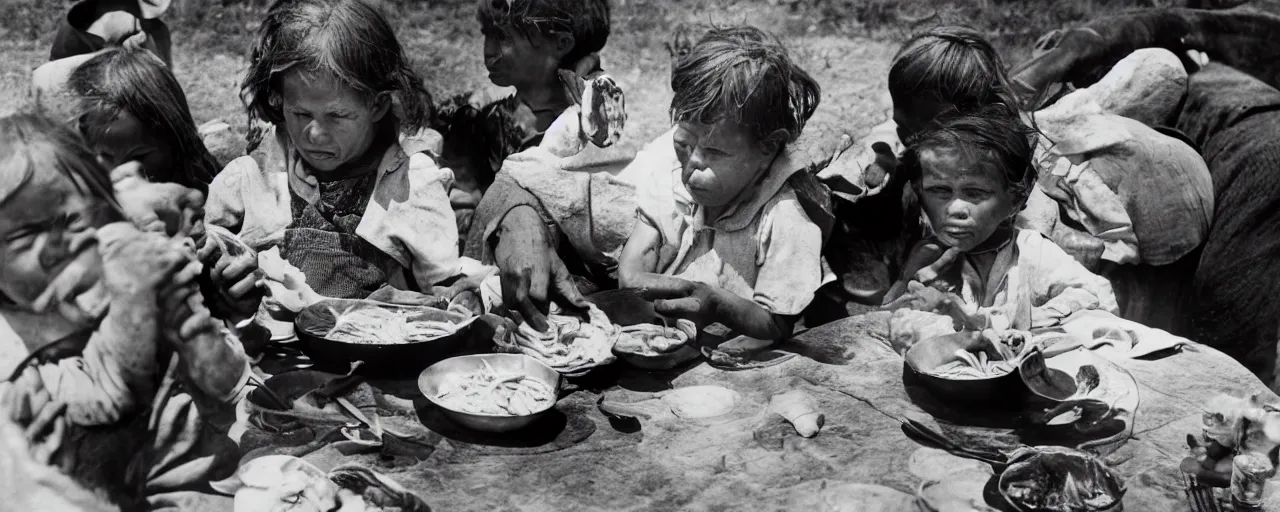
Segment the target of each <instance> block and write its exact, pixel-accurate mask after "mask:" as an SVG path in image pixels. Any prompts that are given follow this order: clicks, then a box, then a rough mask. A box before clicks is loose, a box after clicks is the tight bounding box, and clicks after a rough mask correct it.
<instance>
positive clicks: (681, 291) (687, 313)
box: [637, 274, 719, 326]
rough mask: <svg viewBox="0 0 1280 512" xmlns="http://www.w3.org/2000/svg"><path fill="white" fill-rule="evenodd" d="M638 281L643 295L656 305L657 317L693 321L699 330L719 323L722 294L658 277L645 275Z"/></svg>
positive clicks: (693, 284) (665, 277)
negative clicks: (718, 311)
mask: <svg viewBox="0 0 1280 512" xmlns="http://www.w3.org/2000/svg"><path fill="white" fill-rule="evenodd" d="M638 281H639V283H637V284H639V289H640V294H641V295H642V296H643V297H644V298H646V299H649V300H653V301H654V303H653V309H654V311H656V312H657V313H659V314H661V315H664V316H669V317H672V318H684V319H687V320H692V321H693V323H695V324H697V325H698V326H705V325H711V324H713V323H715V322H716V318H715V316H716V309H717V306H718V302H719V291H718V290H716V289H715V288H712V287H710V286H707V285H705V284H702V283H697V282H693V281H686V280H684V279H680V278H678V277H671V276H664V275H658V274H646V275H644V276H642V278H641V279H639V280H638Z"/></svg>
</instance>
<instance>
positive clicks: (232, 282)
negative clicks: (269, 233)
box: [197, 235, 265, 318]
mask: <svg viewBox="0 0 1280 512" xmlns="http://www.w3.org/2000/svg"><path fill="white" fill-rule="evenodd" d="M214 236H215V235H209V236H206V237H205V240H204V245H203V246H202V247H201V248H200V250H199V252H198V253H197V259H199V260H200V261H201V262H203V263H204V264H205V265H207V266H209V267H210V271H209V279H210V281H212V282H213V285H214V289H213V290H209V291H210V292H212V293H213V294H216V296H217V302H218V304H217V305H216V307H217V308H218V309H219V310H226V311H225V315H224V316H235V317H239V318H248V317H250V316H253V315H254V314H255V313H257V311H258V305H259V304H260V303H261V302H262V297H263V295H264V293H265V292H264V291H263V287H264V285H262V284H261V283H260V281H261V280H260V279H259V276H258V272H257V271H258V254H257V253H255V252H254V251H253V250H252V249H250V248H248V247H244V246H234V249H235V250H234V251H233V250H231V249H232V248H233V246H231V245H228V247H227V250H226V251H224V250H223V249H222V246H221V245H219V244H218V243H217V241H216V240H215V239H214ZM219 313H220V314H221V313H224V311H219Z"/></svg>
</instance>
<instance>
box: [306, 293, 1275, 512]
mask: <svg viewBox="0 0 1280 512" xmlns="http://www.w3.org/2000/svg"><path fill="white" fill-rule="evenodd" d="M887 324H888V315H887V314H886V313H880V312H877V313H870V314H866V315H862V316H858V317H852V318H849V319H845V320H843V321H839V322H835V323H832V324H828V325H825V326H821V327H818V328H815V329H812V330H809V331H807V332H805V333H802V334H801V335H799V336H797V337H796V338H795V339H794V340H791V341H789V342H787V343H786V344H785V345H784V346H783V350H785V351H791V352H795V353H797V354H799V355H800V357H795V358H792V359H790V360H788V361H787V362H784V363H782V364H779V365H776V366H771V367H767V368H762V369H754V370H746V371H736V372H730V371H722V370H718V369H715V368H712V367H710V366H708V365H706V364H703V363H696V364H694V365H693V366H692V367H686V368H682V369H676V370H670V371H665V372H644V371H640V370H633V369H627V368H623V367H616V368H615V367H611V368H604V369H599V370H597V372H596V374H594V375H593V376H592V375H589V376H588V377H586V378H585V380H579V381H575V382H574V385H576V386H578V387H579V388H580V389H578V390H576V391H575V392H573V393H571V394H569V395H568V396H566V397H564V398H562V399H561V401H560V402H559V404H558V405H557V407H556V410H555V411H554V413H553V414H552V415H551V416H550V417H549V418H547V419H545V420H544V427H542V428H539V429H535V430H536V432H533V433H531V434H528V435H525V436H523V437H522V435H520V434H512V435H508V436H507V437H493V438H488V440H486V438H485V437H483V436H477V435H473V434H470V435H469V434H465V433H463V432H462V431H460V430H457V429H452V428H447V426H448V423H447V420H446V419H444V418H442V417H440V415H439V414H440V413H439V411H438V410H435V409H433V406H431V405H429V403H427V402H426V400H425V399H424V398H423V397H422V396H421V395H420V394H417V395H416V396H415V391H414V388H415V387H416V384H415V383H414V382H409V381H405V382H375V383H374V384H375V387H378V388H379V389H381V390H383V391H385V392H387V393H392V394H396V395H400V396H403V397H406V398H414V399H415V403H416V404H417V405H418V414H419V416H420V419H421V420H422V421H423V422H424V423H425V424H427V425H429V426H430V425H435V426H437V429H433V430H436V431H437V432H439V433H440V436H439V437H438V438H435V439H436V441H435V446H434V450H433V451H432V452H431V453H430V455H429V456H428V457H426V458H425V459H423V460H420V461H414V462H410V463H408V464H405V463H404V462H393V461H391V460H389V459H387V458H385V457H379V456H378V455H376V454H372V455H350V456H348V455H342V454H341V453H339V452H338V451H337V450H332V449H322V450H319V451H316V452H314V453H311V454H309V455H307V456H306V458H307V459H308V460H310V461H312V462H313V463H315V464H317V465H318V466H319V467H321V468H322V469H326V470H327V469H329V468H331V467H333V466H334V465H336V464H339V463H345V462H359V463H363V464H367V465H369V466H371V467H373V468H375V469H376V470H378V471H381V472H383V473H385V474H386V475H388V476H390V477H391V478H393V479H395V480H397V481H399V482H400V483H401V484H403V485H404V486H405V487H406V488H408V489H410V490H412V491H414V492H416V493H418V494H419V495H421V496H422V497H423V498H425V499H426V501H427V502H428V503H429V504H430V505H431V506H432V507H433V508H434V509H436V510H448V511H451V512H458V511H472V510H474V511H491V510H503V511H506V510H511V511H517V510H519V511H525V510H530V511H532V510H655V511H663V510H745V509H753V510H793V509H800V508H807V509H812V510H912V508H911V507H912V505H911V501H912V495H914V494H915V493H916V490H917V489H918V488H919V486H920V485H921V483H922V481H923V479H924V478H930V477H936V476H937V475H936V474H934V475H932V476H931V475H930V472H931V471H932V472H934V473H936V471H937V468H938V467H939V464H938V463H936V462H930V463H928V464H925V463H921V461H937V460H945V459H947V458H950V457H952V456H950V455H947V454H945V453H942V452H939V451H937V450H933V449H931V448H925V447H922V446H921V445H919V444H917V443H916V442H915V441H913V440H911V439H910V438H908V437H907V436H906V435H905V434H904V433H903V431H902V429H901V425H900V421H901V419H903V418H913V419H917V420H920V421H923V422H925V423H926V424H931V425H937V423H935V422H934V420H933V418H932V417H930V416H929V415H928V414H926V413H925V412H924V411H922V410H921V409H920V408H919V407H918V406H916V405H915V404H914V403H913V402H912V400H911V398H910V397H909V395H908V392H907V391H908V388H907V386H906V385H905V384H904V378H903V368H904V363H903V360H902V358H901V357H900V356H898V355H897V354H896V353H894V352H893V351H892V350H891V349H890V348H889V344H888V342H887V340H886V338H887V330H888V329H887ZM1165 354H1167V355H1164V356H1163V357H1161V358H1159V359H1150V358H1147V359H1118V360H1117V361H1116V362H1117V364H1119V365H1120V366H1122V367H1123V368H1125V369H1126V370H1127V371H1129V372H1130V373H1131V374H1132V375H1133V377H1134V378H1135V380H1136V381H1137V383H1138V388H1139V394H1140V405H1139V406H1138V411H1137V413H1136V415H1135V417H1134V418H1133V420H1132V421H1133V422H1134V425H1133V430H1132V438H1131V439H1129V440H1128V442H1126V443H1125V444H1123V445H1122V446H1120V447H1119V449H1117V450H1115V451H1114V452H1111V453H1110V454H1109V455H1107V456H1106V457H1105V459H1104V460H1105V461H1106V462H1107V463H1108V464H1109V465H1111V466H1112V467H1114V468H1115V469H1116V470H1117V471H1118V472H1119V474H1121V475H1122V476H1123V477H1124V478H1125V479H1126V484H1127V486H1128V493H1127V494H1126V496H1125V499H1124V503H1125V509H1126V510H1181V509H1185V507H1186V506H1187V505H1186V503H1185V497H1184V493H1183V488H1182V484H1181V480H1180V475H1179V474H1178V463H1179V462H1180V461H1181V459H1182V457H1184V456H1185V455H1186V444H1185V443H1186V434H1188V433H1196V432H1199V428H1200V417H1201V413H1202V409H1201V405H1202V404H1204V403H1206V402H1207V401H1208V400H1210V399H1211V398H1213V397H1214V396H1216V395H1217V394H1219V393H1224V392H1228V391H1245V392H1263V393H1269V391H1267V388H1266V387H1265V386H1264V385H1263V384H1262V383H1261V382H1260V381H1259V380H1258V379H1256V378H1255V377H1254V376H1253V375H1252V374H1250V373H1249V372H1248V371H1247V370H1246V369H1245V368H1244V367H1242V366H1240V365H1239V364H1238V363H1236V362H1235V361H1234V360H1232V359H1231V358H1229V357H1227V356H1225V355H1223V354H1222V353H1220V352H1218V351H1216V350H1213V349H1210V348H1207V347H1204V346H1201V345H1195V344H1192V345H1189V346H1187V347H1184V348H1182V349H1181V350H1180V351H1166V352H1165ZM693 385H715V386H722V387H725V388H729V389H732V390H734V391H736V392H737V393H738V394H739V400H738V404H737V406H736V407H735V408H734V409H733V410H732V411H731V412H730V413H728V414H726V415H724V416H721V417H716V418H708V419H676V418H674V417H672V416H671V415H665V416H659V417H656V418H655V419H652V420H646V419H641V420H640V421H639V428H638V429H637V425H636V424H634V423H629V422H626V421H618V420H611V419H609V418H608V417H606V416H605V415H604V414H603V413H601V412H600V411H599V410H598V409H597V407H596V403H597V401H598V400H600V399H601V396H603V397H604V398H605V399H607V400H609V401H621V402H628V401H631V402H634V401H637V400H640V399H642V398H645V397H647V396H650V395H651V393H652V392H656V391H661V390H664V389H671V388H674V387H685V386H693ZM796 387H800V388H804V389H806V390H807V391H808V392H809V393H810V394H811V395H812V396H813V397H814V398H815V399H816V400H817V402H818V406H819V408H820V409H821V411H822V412H823V413H824V414H825V415H826V422H825V427H824V428H823V429H822V431H821V433H820V434H818V435H817V436H816V437H813V438H808V439H806V438H802V437H800V436H799V435H798V434H796V432H795V431H794V430H793V429H792V427H791V426H790V425H789V424H787V423H786V422H785V421H784V420H782V419H781V418H780V417H778V416H776V415H774V414H772V413H770V412H768V410H767V404H768V401H769V398H770V397H771V396H772V395H773V394H775V393H779V392H782V391H787V390H790V389H794V388H796ZM583 422H587V423H589V424H590V425H593V426H594V431H591V430H592V429H589V428H587V429H584V428H583V425H582V423H583ZM561 426H563V427H561ZM556 428H563V429H564V430H565V431H566V432H568V434H564V435H558V436H557V435H554V432H550V433H549V432H548V431H547V430H548V429H550V430H555V429H556ZM569 431H573V432H569ZM586 431H590V432H589V435H587V436H586V437H585V438H583V436H582V435H581V434H582V433H584V432H586ZM433 437H434V436H433ZM952 463H955V464H956V465H957V466H963V465H964V462H960V461H958V460H950V461H947V462H946V463H945V464H943V465H950V464H952ZM859 500H869V501H859Z"/></svg>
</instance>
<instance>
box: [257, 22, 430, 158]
mask: <svg viewBox="0 0 1280 512" xmlns="http://www.w3.org/2000/svg"><path fill="white" fill-rule="evenodd" d="M292 69H300V70H305V71H307V72H321V73H326V74H329V75H331V76H333V77H334V78H336V79H337V80H338V81H340V82H341V83H343V84H346V85H347V86H348V87H351V88H352V89H353V90H355V91H357V92H360V93H362V94H365V95H368V96H369V97H373V96H375V95H377V94H381V93H392V97H393V99H394V101H395V102H396V104H397V107H398V109H395V110H393V116H394V118H395V120H396V122H397V123H398V126H397V128H398V129H399V130H401V131H402V132H404V133H414V132H417V131H418V130H420V129H421V128H423V127H424V126H428V125H429V124H430V122H431V118H432V115H433V113H432V100H431V94H430V93H428V92H427V88H426V86H425V85H423V82H422V78H421V77H420V76H418V74H417V73H416V72H414V70H413V68H412V67H411V66H410V64H409V60H408V58H407V57H406V56H405V52H404V48H403V47H402V46H401V45H400V41H399V40H398V39H396V35H395V31H394V30H392V28H391V25H390V24H389V23H388V22H387V20H386V18H384V17H383V16H382V14H380V13H379V12H378V11H377V10H376V9H374V8H373V7H372V6H370V5H369V4H368V3H366V2H364V1H363V0H277V1H276V3H275V4H274V5H272V6H271V8H270V10H268V11H267V17H266V19H264V20H263V21H262V25H261V26H260V27H259V28H258V40H257V41H256V42H255V43H254V45H253V49H252V51H251V53H250V58H249V72H248V74H246V75H245V78H244V82H243V83H242V84H241V90H240V98H241V101H243V102H244V104H245V107H246V108H247V109H248V111H249V124H250V126H253V125H254V124H255V121H256V120H257V119H262V120H266V121H267V122H269V123H271V124H273V125H281V124H283V123H284V113H283V111H282V105H281V102H282V100H281V95H280V80H281V78H282V76H283V75H284V74H285V72H287V71H289V70H292ZM260 132H261V131H260V130H251V134H258V135H257V136H256V137H253V136H252V135H251V139H252V138H257V139H258V140H250V141H249V146H250V148H249V151H253V149H254V148H256V147H257V145H258V144H259V143H260V142H261V140H260V139H261V133H260Z"/></svg>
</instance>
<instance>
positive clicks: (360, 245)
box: [280, 172, 399, 299]
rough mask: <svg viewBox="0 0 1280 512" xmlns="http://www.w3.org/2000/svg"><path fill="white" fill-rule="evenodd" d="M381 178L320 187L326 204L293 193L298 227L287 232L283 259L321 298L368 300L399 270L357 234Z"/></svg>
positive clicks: (372, 176) (326, 183) (363, 177)
mask: <svg viewBox="0 0 1280 512" xmlns="http://www.w3.org/2000/svg"><path fill="white" fill-rule="evenodd" d="M377 177H378V174H377V173H376V172H370V173H365V174H362V175H359V176H355V177H352V178H345V179H339V180H333V181H321V182H320V200H319V201H317V202H316V203H315V204H311V203H308V202H307V201H306V200H305V199H303V198H302V197H300V196H298V194H296V193H295V192H293V191H292V190H290V191H289V195H290V198H291V205H292V210H293V222H292V223H291V224H290V225H289V227H288V228H286V229H285V232H284V243H283V244H282V245H281V247H280V255H281V256H283V257H284V258H285V259H286V260H288V261H289V262H290V263H292V264H293V265H294V266H296V267H298V270H301V271H302V274H303V275H305V276H307V282H308V283H309V284H311V287H312V288H313V289H315V291H316V293H319V294H320V295H323V296H325V297H333V298H338V299H363V298H365V297H368V296H369V294H371V293H373V292H374V291H376V290H377V289H378V288H381V287H382V286H383V285H384V284H386V283H387V281H388V279H389V272H390V271H391V269H395V268H397V267H398V266H399V264H398V263H397V262H396V261H395V259H393V258H392V257H391V256H389V255H387V253H385V252H383V251H382V250H380V249H378V248H377V247H375V246H374V245H373V244H371V243H369V242H368V241H366V240H365V239H363V238H361V237H360V236H359V235H357V234H356V228H357V227H358V226H359V225H360V219H361V218H362V217H363V216H364V210H365V206H367V205H368V204H369V199H370V198H371V197H373V186H374V184H375V183H376V182H377Z"/></svg>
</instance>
